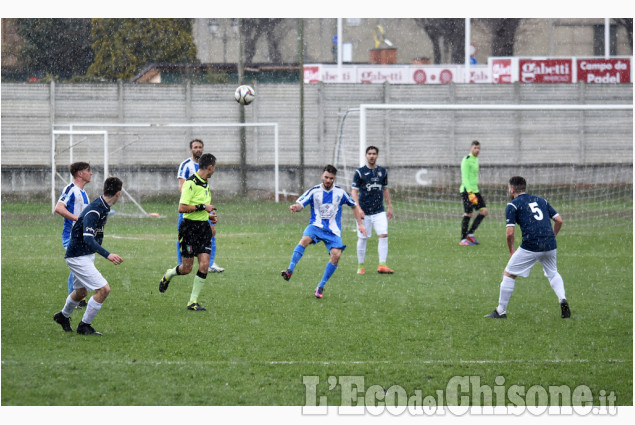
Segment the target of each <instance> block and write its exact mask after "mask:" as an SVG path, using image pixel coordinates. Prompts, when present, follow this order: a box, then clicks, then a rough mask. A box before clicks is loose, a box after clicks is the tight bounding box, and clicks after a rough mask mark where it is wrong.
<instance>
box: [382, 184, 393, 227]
mask: <svg viewBox="0 0 635 425" xmlns="http://www.w3.org/2000/svg"><path fill="white" fill-rule="evenodd" d="M384 200H385V201H386V204H387V205H388V210H387V211H386V216H387V217H388V220H390V219H391V218H393V217H394V215H393V212H392V201H391V200H390V191H389V190H388V188H387V187H385V188H384Z"/></svg>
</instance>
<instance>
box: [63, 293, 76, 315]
mask: <svg viewBox="0 0 635 425" xmlns="http://www.w3.org/2000/svg"><path fill="white" fill-rule="evenodd" d="M78 305H79V301H75V300H73V299H72V298H71V295H70V294H68V297H66V304H64V308H63V309H62V314H63V315H64V317H71V313H72V312H73V311H75V307H77V306H78Z"/></svg>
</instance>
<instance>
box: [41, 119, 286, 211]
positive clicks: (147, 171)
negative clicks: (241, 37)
mask: <svg viewBox="0 0 635 425" xmlns="http://www.w3.org/2000/svg"><path fill="white" fill-rule="evenodd" d="M192 139H201V140H203V142H204V145H205V148H204V152H209V153H213V154H214V155H215V156H216V158H217V161H218V164H219V166H218V167H217V171H219V172H218V173H216V174H215V176H214V181H213V184H212V186H213V187H214V186H217V187H221V186H220V185H222V188H223V192H230V193H231V192H236V193H239V192H240V191H241V190H242V189H243V187H242V186H241V183H242V179H243V178H244V179H245V180H246V182H245V184H246V187H247V189H248V192H249V195H250V196H254V197H259V198H268V199H274V200H276V201H278V198H279V196H280V194H281V193H282V194H284V193H286V190H284V189H283V190H280V186H281V185H280V181H279V170H278V168H279V167H278V157H279V155H278V124H277V123H243V124H241V123H163V124H156V123H152V124H150V123H129V124H120V123H112V124H109V123H71V124H56V125H54V127H53V131H52V141H51V176H52V179H51V204H52V209H54V208H55V204H56V202H57V199H58V197H59V194H60V192H61V190H62V188H63V187H64V186H65V185H66V184H68V183H69V182H70V181H71V180H72V177H71V176H70V173H69V170H68V167H69V165H70V164H71V163H73V162H75V161H84V162H88V163H90V164H91V168H92V170H93V173H94V174H93V178H92V182H91V183H90V184H88V185H86V187H85V190H86V191H87V193H88V195H89V198H90V199H91V200H92V199H95V198H96V197H98V196H99V195H100V194H101V189H102V188H101V186H102V184H103V181H104V180H105V178H106V177H108V176H109V175H116V176H118V177H120V178H121V179H122V180H123V182H124V188H123V193H122V197H121V198H120V200H119V201H118V202H117V206H116V207H115V210H116V214H119V215H131V216H143V217H146V216H148V213H149V212H150V211H146V210H145V209H144V207H143V202H142V200H144V199H147V198H152V197H157V196H161V194H165V193H170V192H174V193H175V194H176V193H177V191H178V182H177V178H176V176H177V171H178V166H179V164H180V163H181V161H183V160H184V159H186V158H188V157H189V156H190V153H189V141H190V140H192ZM243 140H244V155H242V154H241V152H242V151H243V149H242V148H241V143H242V141H243ZM244 171H246V172H244ZM287 186H288V185H286V183H285V185H284V186H283V188H285V187H287ZM287 190H288V188H287Z"/></svg>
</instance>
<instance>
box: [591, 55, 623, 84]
mask: <svg viewBox="0 0 635 425" xmlns="http://www.w3.org/2000/svg"><path fill="white" fill-rule="evenodd" d="M578 81H579V82H584V83H589V84H594V83H630V82H631V61H630V60H628V59H597V58H594V59H578Z"/></svg>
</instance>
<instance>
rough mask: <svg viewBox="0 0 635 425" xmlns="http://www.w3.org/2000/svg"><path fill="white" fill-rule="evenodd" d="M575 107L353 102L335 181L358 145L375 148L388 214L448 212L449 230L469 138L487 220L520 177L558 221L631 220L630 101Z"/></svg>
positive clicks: (423, 221) (434, 219)
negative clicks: (476, 146)
mask: <svg viewBox="0 0 635 425" xmlns="http://www.w3.org/2000/svg"><path fill="white" fill-rule="evenodd" d="M438 106H441V105H438ZM479 106H480V107H482V109H480V108H479ZM580 106H582V105H524V106H522V105H509V106H507V105H478V106H477V105H469V106H468V105H443V106H442V108H439V107H435V106H432V105H362V106H361V107H360V109H359V110H351V111H349V113H347V114H346V116H345V118H344V119H343V120H342V121H341V124H340V132H339V135H338V142H337V143H336V147H335V152H334V158H335V162H336V164H335V165H336V166H337V167H338V168H341V169H342V172H340V173H338V184H340V185H341V186H343V187H346V188H347V189H348V190H350V188H351V182H352V177H353V173H354V171H355V169H356V168H358V167H359V166H360V164H361V163H362V161H363V160H364V156H363V152H364V150H365V147H366V146H370V145H373V146H376V147H378V148H379V159H378V165H382V166H384V167H386V168H387V169H388V173H389V174H388V175H389V186H390V190H391V197H392V199H393V203H394V204H395V215H396V217H397V218H400V219H406V220H404V221H403V223H404V224H408V223H410V224H412V225H413V226H418V227H421V226H423V227H425V226H441V225H446V223H448V220H450V221H451V222H452V224H453V225H454V226H453V227H452V229H453V230H454V231H455V232H458V230H457V229H458V224H456V223H458V222H459V221H460V217H461V216H462V215H463V209H462V205H461V198H460V194H459V186H460V184H461V171H460V163H461V160H462V158H463V157H464V156H466V155H467V154H468V153H469V150H470V145H471V142H472V141H473V140H478V141H480V143H481V152H480V155H479V162H480V181H479V188H480V190H481V193H482V194H483V196H484V198H485V200H486V202H487V205H488V209H489V214H490V217H491V218H493V219H494V220H497V219H501V220H502V219H503V218H504V211H505V205H506V203H507V202H508V201H509V198H508V193H507V181H508V180H509V178H510V177H512V176H515V175H520V176H523V177H525V178H526V179H527V182H528V190H527V191H528V192H529V193H533V194H536V195H539V196H542V197H544V198H546V199H547V200H548V201H549V202H550V203H552V204H553V205H554V207H555V208H556V209H557V210H558V211H559V212H560V213H561V214H562V216H563V217H566V220H567V222H572V223H574V224H576V225H583V226H604V225H619V224H632V217H633V199H632V195H633V185H632V183H633V113H632V105H584V106H583V107H580ZM443 108H445V109H443ZM408 219H412V220H408Z"/></svg>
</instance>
